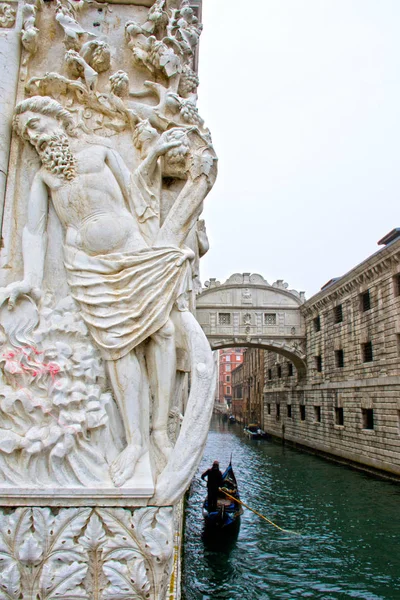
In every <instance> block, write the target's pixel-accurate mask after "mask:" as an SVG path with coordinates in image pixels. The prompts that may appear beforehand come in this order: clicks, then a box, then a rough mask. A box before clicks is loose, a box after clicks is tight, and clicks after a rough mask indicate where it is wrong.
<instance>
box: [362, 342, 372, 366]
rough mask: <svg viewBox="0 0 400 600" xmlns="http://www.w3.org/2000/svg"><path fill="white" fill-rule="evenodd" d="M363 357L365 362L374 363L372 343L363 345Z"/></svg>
mask: <svg viewBox="0 0 400 600" xmlns="http://www.w3.org/2000/svg"><path fill="white" fill-rule="evenodd" d="M362 355H363V362H372V361H373V360H374V356H373V353H372V342H366V343H365V344H362Z"/></svg>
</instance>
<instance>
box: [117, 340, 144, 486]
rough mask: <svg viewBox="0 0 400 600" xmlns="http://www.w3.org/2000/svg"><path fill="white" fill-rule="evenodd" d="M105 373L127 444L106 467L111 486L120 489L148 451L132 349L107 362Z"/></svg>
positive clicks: (141, 386) (139, 379)
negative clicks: (113, 485) (110, 386)
mask: <svg viewBox="0 0 400 600" xmlns="http://www.w3.org/2000/svg"><path fill="white" fill-rule="evenodd" d="M108 373H109V377H110V381H111V385H112V388H113V393H114V397H115V400H116V402H117V405H118V408H119V410H120V412H121V416H122V421H123V424H124V427H125V435H126V442H127V446H126V448H124V450H123V451H122V452H121V454H120V455H119V456H118V457H117V458H116V459H115V461H114V462H113V464H112V465H111V467H110V473H111V477H112V479H113V481H114V483H115V485H116V486H121V485H123V484H124V483H126V481H127V480H128V479H129V478H130V477H132V476H133V474H134V472H135V468H136V464H137V462H138V460H139V459H140V457H141V456H142V455H143V454H144V453H145V452H146V451H147V450H148V447H147V443H146V439H144V435H145V434H144V431H145V427H146V426H145V424H144V422H143V421H144V418H145V416H146V415H148V412H149V410H148V406H146V404H147V403H148V396H147V394H146V393H144V382H143V372H142V369H141V366H140V363H139V360H138V357H137V355H136V351H135V350H133V351H132V352H130V353H129V354H126V355H125V356H123V357H122V358H120V359H119V360H115V361H108Z"/></svg>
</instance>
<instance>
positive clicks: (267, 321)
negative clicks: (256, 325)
mask: <svg viewBox="0 0 400 600" xmlns="http://www.w3.org/2000/svg"><path fill="white" fill-rule="evenodd" d="M264 325H276V314H275V313H264Z"/></svg>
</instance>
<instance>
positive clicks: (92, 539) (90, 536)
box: [79, 513, 106, 550]
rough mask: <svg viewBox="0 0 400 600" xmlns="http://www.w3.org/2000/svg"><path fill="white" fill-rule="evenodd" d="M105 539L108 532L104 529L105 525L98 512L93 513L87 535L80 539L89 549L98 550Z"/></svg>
mask: <svg viewBox="0 0 400 600" xmlns="http://www.w3.org/2000/svg"><path fill="white" fill-rule="evenodd" d="M105 540H106V532H105V531H104V527H103V525H102V524H101V521H100V519H99V517H98V516H97V515H96V513H93V514H92V516H91V517H90V521H89V523H88V526H87V527H86V531H85V535H83V536H82V537H81V538H80V539H79V542H80V543H81V544H82V546H84V547H85V548H87V549H88V550H97V548H98V547H99V546H101V545H102V544H103V543H104V542H105Z"/></svg>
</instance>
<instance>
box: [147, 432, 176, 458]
mask: <svg viewBox="0 0 400 600" xmlns="http://www.w3.org/2000/svg"><path fill="white" fill-rule="evenodd" d="M151 438H152V441H153V444H154V445H155V447H156V448H157V450H158V451H159V452H160V453H161V454H162V456H164V458H165V459H166V460H168V459H169V457H170V456H171V452H172V448H173V446H172V443H171V440H170V439H169V437H168V434H167V432H166V431H164V430H157V429H153V433H152V435H151Z"/></svg>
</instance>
